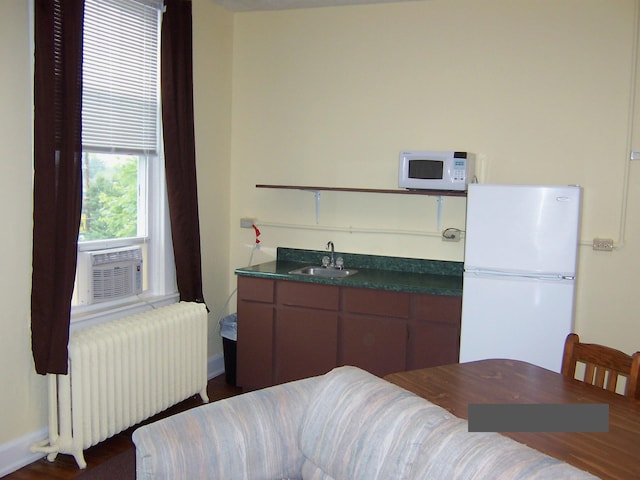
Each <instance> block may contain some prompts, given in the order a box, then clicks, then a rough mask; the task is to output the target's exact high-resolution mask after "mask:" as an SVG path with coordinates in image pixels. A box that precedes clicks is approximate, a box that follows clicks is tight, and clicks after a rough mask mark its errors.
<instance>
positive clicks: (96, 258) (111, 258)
mask: <svg viewBox="0 0 640 480" xmlns="http://www.w3.org/2000/svg"><path fill="white" fill-rule="evenodd" d="M92 253H93V255H92V256H91V258H92V261H93V265H104V264H106V263H116V262H126V261H131V260H142V249H141V248H140V247H136V248H127V249H113V250H101V251H99V252H92Z"/></svg>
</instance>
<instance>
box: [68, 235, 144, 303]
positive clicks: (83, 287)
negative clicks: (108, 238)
mask: <svg viewBox="0 0 640 480" xmlns="http://www.w3.org/2000/svg"><path fill="white" fill-rule="evenodd" d="M76 276H77V284H76V294H77V299H78V304H79V305H91V304H93V303H99V302H106V301H108V300H116V299H118V298H123V297H128V296H131V295H137V294H139V293H141V292H142V248H141V247H123V248H110V249H108V250H94V251H92V252H79V253H78V268H77V275H76Z"/></svg>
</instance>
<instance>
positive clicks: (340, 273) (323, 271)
mask: <svg viewBox="0 0 640 480" xmlns="http://www.w3.org/2000/svg"><path fill="white" fill-rule="evenodd" d="M289 273H290V274H291V275H309V276H311V277H323V278H343V277H349V276H351V275H355V274H356V273H358V270H354V269H353V268H345V269H342V270H340V269H338V268H331V267H311V266H309V267H302V268H298V269H296V270H291V271H290V272H289Z"/></svg>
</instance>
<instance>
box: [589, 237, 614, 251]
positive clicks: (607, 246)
mask: <svg viewBox="0 0 640 480" xmlns="http://www.w3.org/2000/svg"><path fill="white" fill-rule="evenodd" d="M593 249H594V250H596V251H599V252H611V251H613V239H612V238H594V239H593Z"/></svg>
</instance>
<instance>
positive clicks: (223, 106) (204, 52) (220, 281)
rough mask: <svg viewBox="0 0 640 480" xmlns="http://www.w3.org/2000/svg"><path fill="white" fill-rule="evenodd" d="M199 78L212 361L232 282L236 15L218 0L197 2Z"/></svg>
mask: <svg viewBox="0 0 640 480" xmlns="http://www.w3.org/2000/svg"><path fill="white" fill-rule="evenodd" d="M192 13H193V77H194V87H193V88H194V115H195V136H196V160H197V171H198V203H199V206H200V207H199V214H200V236H201V249H202V282H203V289H204V298H205V301H206V302H207V306H208V307H209V309H210V314H209V319H210V322H209V356H210V357H211V356H214V355H216V354H219V353H222V341H221V339H220V334H219V331H218V329H217V320H218V317H219V316H220V315H222V314H224V313H225V312H224V311H223V310H222V309H223V306H224V304H225V302H226V300H227V297H228V293H229V290H230V289H232V288H234V286H235V283H234V285H233V286H232V287H230V283H229V282H230V278H229V276H228V275H227V271H228V270H227V269H228V265H229V250H230V246H229V241H230V237H229V229H230V224H229V219H230V216H229V215H230V206H229V200H230V185H229V176H230V167H229V162H230V156H231V64H232V59H231V53H232V43H233V14H232V13H231V12H229V11H227V10H225V9H223V8H222V7H221V6H219V5H218V4H216V3H214V2H213V0H195V1H194V2H193V12H192Z"/></svg>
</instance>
